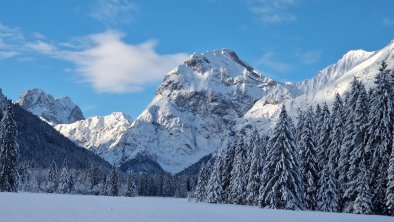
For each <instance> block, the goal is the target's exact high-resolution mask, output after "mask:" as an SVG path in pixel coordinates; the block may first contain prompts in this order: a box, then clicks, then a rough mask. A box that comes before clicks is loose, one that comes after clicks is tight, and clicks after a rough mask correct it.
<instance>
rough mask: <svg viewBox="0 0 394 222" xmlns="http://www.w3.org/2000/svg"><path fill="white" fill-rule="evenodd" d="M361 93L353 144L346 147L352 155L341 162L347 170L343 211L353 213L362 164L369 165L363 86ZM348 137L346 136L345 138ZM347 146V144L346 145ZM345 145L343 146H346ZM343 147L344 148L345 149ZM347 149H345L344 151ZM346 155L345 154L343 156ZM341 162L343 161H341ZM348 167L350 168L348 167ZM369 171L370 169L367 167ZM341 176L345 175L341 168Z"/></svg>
mask: <svg viewBox="0 0 394 222" xmlns="http://www.w3.org/2000/svg"><path fill="white" fill-rule="evenodd" d="M360 89H361V90H360V92H359V95H358V99H357V101H356V107H355V108H354V111H353V114H352V118H353V132H352V138H351V140H350V139H349V140H350V141H351V142H350V143H349V142H347V143H346V145H347V146H349V147H351V150H349V151H350V153H349V154H348V155H349V157H348V160H347V162H342V163H341V162H340V163H341V167H344V168H346V169H347V170H346V172H345V173H346V180H345V181H346V186H345V188H346V189H345V192H344V194H343V195H344V196H343V200H344V203H343V209H344V211H345V212H349V213H351V212H353V210H354V207H353V203H354V201H355V200H356V197H357V195H358V194H357V192H358V189H357V180H358V177H359V174H360V163H361V161H362V160H364V159H365V164H366V165H367V162H368V161H367V159H368V157H367V155H366V151H365V145H366V133H367V132H366V130H367V127H366V123H367V122H368V114H369V107H368V102H369V101H368V95H367V91H366V90H365V87H364V86H363V85H361V86H360ZM346 136H348V135H346V134H345V137H346ZM344 145H345V144H344ZM344 145H343V146H344ZM343 146H342V147H343ZM344 149H346V148H343V149H342V150H344ZM342 155H344V154H342ZM340 160H341V159H340ZM342 161H345V158H342ZM347 165H348V166H347ZM367 169H368V167H367ZM340 170H341V171H340V175H341V173H344V172H343V171H342V169H341V168H340ZM368 170H369V169H368Z"/></svg>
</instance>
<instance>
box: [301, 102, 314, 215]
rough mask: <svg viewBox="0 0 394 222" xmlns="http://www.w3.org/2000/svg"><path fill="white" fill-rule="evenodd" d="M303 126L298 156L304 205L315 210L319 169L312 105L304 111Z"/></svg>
mask: <svg viewBox="0 0 394 222" xmlns="http://www.w3.org/2000/svg"><path fill="white" fill-rule="evenodd" d="M303 122H304V124H303V128H302V132H301V133H300V134H301V135H300V137H301V139H300V142H299V146H300V147H299V149H300V156H301V163H302V171H301V174H302V180H303V184H304V199H305V207H306V209H308V210H315V208H316V197H317V188H318V183H319V171H318V167H317V154H316V136H315V127H314V126H315V124H314V119H313V110H312V107H310V108H309V110H308V111H306V112H305V113H304V120H303Z"/></svg>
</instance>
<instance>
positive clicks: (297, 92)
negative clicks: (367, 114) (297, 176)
mask: <svg viewBox="0 0 394 222" xmlns="http://www.w3.org/2000/svg"><path fill="white" fill-rule="evenodd" d="M393 50H394V41H392V42H391V43H390V44H388V45H387V46H386V47H384V48H383V49H381V50H377V51H374V52H367V51H363V50H354V51H350V52H348V53H346V54H345V55H344V56H343V57H342V58H341V59H340V60H339V61H338V62H337V63H335V64H333V65H330V66H328V67H326V68H324V69H323V70H322V71H320V72H318V73H317V74H316V75H315V76H314V77H313V78H311V79H309V80H305V81H302V82H297V83H292V82H286V83H282V82H278V81H275V80H273V79H270V78H268V77H266V76H264V75H263V74H262V73H260V72H258V71H256V70H255V69H254V68H253V67H251V66H250V65H248V64H247V63H246V62H245V61H243V60H242V59H240V58H239V57H238V55H237V54H236V53H235V52H233V51H231V50H228V49H221V50H214V51H209V52H205V53H194V54H193V55H191V56H190V57H189V58H188V59H187V60H186V61H185V62H184V63H183V64H181V65H179V66H178V67H176V68H175V69H174V70H172V71H170V72H169V73H168V74H167V75H166V76H165V78H164V80H163V82H162V83H161V84H160V86H159V87H158V89H157V90H156V93H155V95H154V98H153V100H152V102H151V103H150V104H149V105H148V107H147V108H146V109H145V110H144V111H143V112H142V114H141V115H140V116H139V117H138V118H137V119H135V120H131V118H130V117H128V116H127V115H125V114H123V113H113V114H111V115H109V116H105V117H92V118H89V119H87V120H85V119H84V116H83V114H82V112H81V111H80V109H79V108H78V106H76V105H75V104H74V103H73V102H72V101H71V100H70V99H69V98H68V97H64V98H60V99H54V98H53V97H52V96H50V95H48V94H46V93H44V92H43V91H42V90H29V91H27V92H25V93H24V94H23V95H22V96H21V98H20V100H19V101H18V103H19V104H20V105H21V107H23V108H24V109H26V110H28V111H30V112H32V113H34V114H36V115H38V116H40V117H41V118H42V119H44V120H45V121H48V122H49V123H50V124H51V125H53V126H54V127H55V129H57V130H58V131H59V132H60V133H62V134H63V135H65V136H66V137H68V138H70V139H71V140H73V141H75V142H76V143H77V144H78V145H80V146H83V147H85V148H87V149H89V150H91V151H93V152H95V153H96V154H98V155H100V156H101V157H103V158H104V159H105V160H107V161H108V162H110V163H111V164H114V165H116V166H120V167H122V166H123V168H127V166H128V164H130V161H132V160H133V159H136V158H137V159H140V158H143V159H145V160H150V161H154V162H157V163H158V164H159V165H160V166H161V167H162V168H163V169H164V170H165V171H168V172H171V173H177V172H180V171H182V170H183V169H185V168H187V167H189V166H191V165H192V164H194V163H196V162H198V161H199V160H200V159H201V158H203V157H204V156H206V155H209V154H211V153H213V152H215V151H216V150H217V148H218V147H219V146H220V145H221V144H222V143H223V141H226V140H228V139H229V138H228V137H231V136H232V134H230V133H228V132H230V131H240V130H242V129H244V128H257V129H258V131H259V132H260V133H265V132H268V131H269V130H270V129H271V127H272V126H273V123H275V122H276V120H277V116H278V114H279V111H280V107H281V105H282V104H286V107H287V109H288V110H289V113H290V115H292V116H295V115H296V111H297V109H304V108H305V107H307V106H309V105H312V106H315V105H316V104H317V103H322V102H327V103H328V104H331V103H332V102H333V100H334V97H335V94H336V93H339V94H344V93H345V92H346V91H347V89H348V88H349V85H350V82H351V81H352V79H353V78H357V79H359V80H360V81H361V82H363V83H364V84H365V85H366V86H367V87H369V86H371V85H372V84H373V81H374V77H375V75H376V74H377V73H378V67H379V65H380V63H381V62H382V61H386V63H387V65H388V68H390V69H393V68H394V52H393Z"/></svg>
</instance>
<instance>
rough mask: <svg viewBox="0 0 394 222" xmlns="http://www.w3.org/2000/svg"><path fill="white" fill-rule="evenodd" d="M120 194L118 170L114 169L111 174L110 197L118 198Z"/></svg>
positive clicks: (109, 183)
mask: <svg viewBox="0 0 394 222" xmlns="http://www.w3.org/2000/svg"><path fill="white" fill-rule="evenodd" d="M118 194H119V175H118V171H117V170H116V168H115V167H113V168H112V170H111V173H110V174H109V181H108V195H109V196H118Z"/></svg>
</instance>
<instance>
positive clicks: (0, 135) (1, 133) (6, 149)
mask: <svg viewBox="0 0 394 222" xmlns="http://www.w3.org/2000/svg"><path fill="white" fill-rule="evenodd" d="M8 103H9V104H8V106H7V109H6V110H5V112H4V116H3V118H2V120H1V122H0V192H16V191H17V188H18V176H17V175H18V173H17V169H16V163H17V158H18V143H17V142H16V136H17V133H18V131H17V127H16V123H15V120H14V114H13V108H12V103H11V102H10V101H9V102H8Z"/></svg>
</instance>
